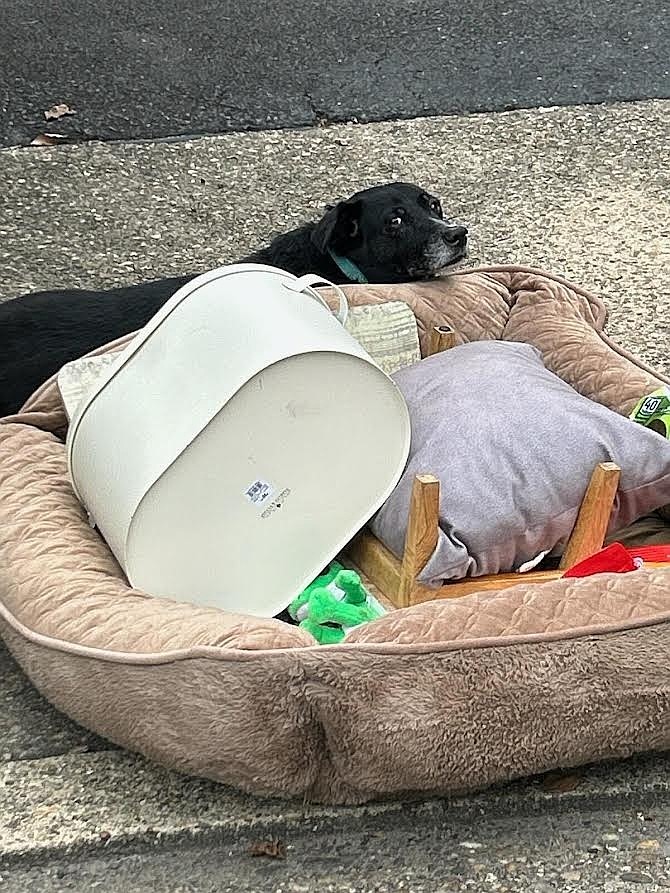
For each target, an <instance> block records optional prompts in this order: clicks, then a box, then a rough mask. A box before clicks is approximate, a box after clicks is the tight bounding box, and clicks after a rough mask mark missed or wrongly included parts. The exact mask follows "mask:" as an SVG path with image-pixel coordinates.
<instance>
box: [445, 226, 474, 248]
mask: <svg viewBox="0 0 670 893" xmlns="http://www.w3.org/2000/svg"><path fill="white" fill-rule="evenodd" d="M467 238H468V230H467V227H465V226H449V227H447V229H446V230H445V231H444V241H445V242H446V243H447V245H458V246H460V247H463V246H464V245H465V243H466V241H467Z"/></svg>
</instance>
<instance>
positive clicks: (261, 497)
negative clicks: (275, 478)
mask: <svg viewBox="0 0 670 893" xmlns="http://www.w3.org/2000/svg"><path fill="white" fill-rule="evenodd" d="M274 492H275V487H274V486H273V485H272V484H270V483H269V482H268V481H254V482H253V484H251V486H250V487H248V488H247V490H246V491H245V493H244V495H245V496H246V497H247V499H248V500H249V502H250V503H251V504H252V505H255V506H256V508H263V506H264V505H265V504H266V503H267V502H269V501H270V499H272V494H273V493H274Z"/></svg>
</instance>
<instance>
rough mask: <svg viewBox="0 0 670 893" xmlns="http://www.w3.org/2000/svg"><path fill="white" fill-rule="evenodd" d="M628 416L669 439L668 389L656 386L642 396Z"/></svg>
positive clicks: (669, 395) (669, 400)
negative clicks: (649, 392)
mask: <svg viewBox="0 0 670 893" xmlns="http://www.w3.org/2000/svg"><path fill="white" fill-rule="evenodd" d="M630 418H631V419H632V420H633V421H634V422H638V424H640V425H644V426H645V428H651V430H652V431H656V433H657V434H660V435H662V436H663V437H666V438H668V439H670V389H669V388H667V387H662V388H658V389H657V390H656V391H652V393H651V394H648V395H647V396H646V397H643V398H642V399H641V400H640V401H639V402H638V403H637V405H636V406H635V409H634V410H633V411H632V412H631V414H630Z"/></svg>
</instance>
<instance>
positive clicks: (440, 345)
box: [427, 326, 456, 357]
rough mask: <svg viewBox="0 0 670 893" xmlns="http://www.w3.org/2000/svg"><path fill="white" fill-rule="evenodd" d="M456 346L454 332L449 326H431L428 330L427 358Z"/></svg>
mask: <svg viewBox="0 0 670 893" xmlns="http://www.w3.org/2000/svg"><path fill="white" fill-rule="evenodd" d="M455 344H456V332H454V330H453V329H452V328H451V326H433V328H432V329H431V330H430V338H429V341H428V353H427V356H429V357H432V356H433V355H434V354H436V353H442V351H443V350H449V349H450V348H451V347H453V346H454V345H455Z"/></svg>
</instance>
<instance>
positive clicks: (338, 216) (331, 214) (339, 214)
mask: <svg viewBox="0 0 670 893" xmlns="http://www.w3.org/2000/svg"><path fill="white" fill-rule="evenodd" d="M360 216H361V203H360V201H353V202H352V201H347V202H338V204H336V205H330V206H328V210H327V211H326V213H325V214H324V215H323V217H322V218H321V220H319V222H318V223H317V224H316V226H315V227H314V229H313V230H312V242H313V243H314V244H315V245H316V247H317V248H318V249H319V251H321V252H322V253H325V252H326V251H327V250H328V248H334V247H335V246H338V245H340V246H342V245H346V244H347V242H348V241H351V240H353V239H355V238H356V236H357V235H358V230H359V221H360Z"/></svg>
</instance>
